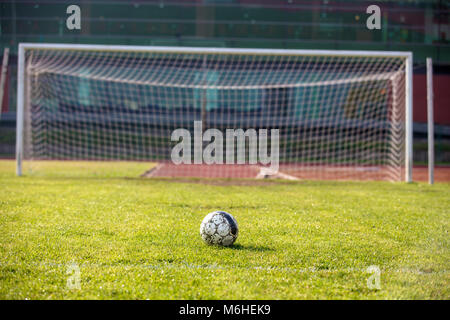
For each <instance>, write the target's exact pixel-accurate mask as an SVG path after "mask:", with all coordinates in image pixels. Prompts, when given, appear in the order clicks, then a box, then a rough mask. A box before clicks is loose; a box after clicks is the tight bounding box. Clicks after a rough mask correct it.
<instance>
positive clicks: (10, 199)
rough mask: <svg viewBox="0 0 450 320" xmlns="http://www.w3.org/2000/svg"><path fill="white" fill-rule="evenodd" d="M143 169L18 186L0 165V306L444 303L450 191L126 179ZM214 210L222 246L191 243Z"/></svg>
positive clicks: (61, 176) (93, 170) (112, 167)
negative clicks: (230, 228) (223, 229)
mask: <svg viewBox="0 0 450 320" xmlns="http://www.w3.org/2000/svg"><path fill="white" fill-rule="evenodd" d="M149 168H150V165H149V164H146V163H135V164H130V163H101V164H96V163H92V164H86V163H75V164H74V163H70V162H61V163H52V162H49V163H45V164H42V167H41V168H40V170H37V171H36V172H35V173H34V174H33V175H32V176H24V177H21V178H18V177H16V176H15V174H14V162H12V161H0V188H1V193H0V270H1V271H0V298H2V299H72V298H75V299H78V298H82V299H111V298H112V299H317V298H334V299H353V298H354V299H385V298H386V299H399V298H405V299H429V298H431V299H450V272H449V271H450V270H449V267H450V247H449V234H448V231H449V221H450V184H436V185H434V186H428V185H426V184H424V183H418V184H417V183H413V184H404V183H383V182H329V181H328V182H308V181H302V182H274V181H268V182H259V183H258V184H253V185H252V184H249V183H247V181H237V182H236V183H235V182H231V181H227V180H223V181H215V183H214V185H210V184H209V185H205V184H203V183H199V181H197V180H192V181H190V182H189V181H183V182H180V181H178V182H177V181H174V180H164V179H157V180H156V179H143V178H139V175H140V174H141V173H143V172H144V171H146V170H147V169H149ZM110 172H114V174H112V175H111V174H109V173H110ZM123 176H126V177H127V178H122V177H123ZM221 184H223V185H221ZM217 209H220V210H225V211H228V212H230V213H232V214H233V215H234V216H235V218H236V219H237V221H238V223H239V228H240V233H239V238H238V240H237V242H236V244H235V246H234V247H231V248H217V247H209V246H207V245H205V244H203V242H202V241H201V238H200V236H199V226H200V222H201V221H202V219H203V217H204V216H205V215H206V214H207V213H209V212H211V211H214V210H217ZM72 263H75V264H76V265H77V266H78V267H79V271H80V273H79V275H80V289H73V288H72V289H70V288H68V287H67V285H66V283H67V280H68V278H70V277H73V276H74V275H73V274H71V273H70V272H69V273H68V266H70V265H71V264H72ZM371 265H376V266H378V267H379V268H380V270H381V274H380V289H370V288H369V287H368V286H367V280H368V278H369V277H370V276H371V273H368V272H367V268H368V267H369V266H371ZM372 276H373V275H372Z"/></svg>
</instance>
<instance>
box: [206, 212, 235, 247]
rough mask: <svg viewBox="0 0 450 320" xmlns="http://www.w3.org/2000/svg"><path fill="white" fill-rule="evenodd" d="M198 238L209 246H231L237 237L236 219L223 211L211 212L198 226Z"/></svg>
mask: <svg viewBox="0 0 450 320" xmlns="http://www.w3.org/2000/svg"><path fill="white" fill-rule="evenodd" d="M200 236H201V237H202V239H203V241H205V242H206V243H207V244H210V245H213V244H215V245H219V246H225V247H228V246H231V245H232V244H233V243H234V241H236V238H237V236H238V225H237V222H236V219H234V218H233V216H232V215H231V214H229V213H228V212H225V211H214V212H211V213H209V214H208V215H207V216H206V217H205V218H204V219H203V221H202V224H201V225H200Z"/></svg>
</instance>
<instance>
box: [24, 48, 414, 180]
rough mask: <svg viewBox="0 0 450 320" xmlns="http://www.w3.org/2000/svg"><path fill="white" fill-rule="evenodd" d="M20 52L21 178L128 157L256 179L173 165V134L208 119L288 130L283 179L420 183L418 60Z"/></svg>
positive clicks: (380, 54) (370, 55)
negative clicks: (415, 94) (46, 165)
mask: <svg viewBox="0 0 450 320" xmlns="http://www.w3.org/2000/svg"><path fill="white" fill-rule="evenodd" d="M18 54H19V56H18V88H17V142H16V159H17V175H22V174H23V173H24V172H27V170H26V168H24V162H26V163H27V164H30V165H31V166H33V164H36V165H35V167H34V171H38V170H39V166H38V163H39V162H40V161H46V160H83V161H84V160H88V161H115V160H124V161H153V162H160V163H161V166H160V167H159V169H158V172H161V173H164V172H165V174H166V175H167V176H176V175H177V174H179V173H181V172H182V174H183V175H186V176H189V175H192V176H195V175H196V174H197V173H201V172H203V173H202V174H204V173H205V172H210V177H221V176H226V177H228V175H231V177H247V175H249V174H250V173H249V172H250V171H245V170H237V169H236V168H233V169H231V168H230V167H227V166H224V165H220V164H214V165H211V166H210V167H208V169H206V168H207V167H206V165H205V164H201V165H199V166H197V167H196V166H193V165H186V166H183V165H181V167H176V166H175V165H174V164H173V163H171V158H170V155H171V150H172V148H173V146H174V144H175V143H176V142H173V141H171V132H173V130H175V129H177V128H186V129H188V130H192V128H193V123H194V121H202V123H203V127H204V130H207V129H218V130H226V129H243V130H247V129H250V128H252V129H256V130H258V129H279V130H280V141H279V163H280V171H279V172H278V173H277V174H278V175H279V176H280V177H283V176H284V177H293V178H294V179H295V178H304V179H337V180H340V179H352V180H390V181H402V180H403V181H407V182H411V181H412V53H411V52H384V51H333V50H278V49H277V50H275V49H274V50H271V49H232V48H227V49H224V48H189V47H154V46H150V47H145V46H108V45H80V44H34V43H21V44H20V45H19V51H18ZM245 148H246V149H245V151H246V152H247V151H248V150H247V147H245ZM237 152H238V150H237ZM192 154H193V153H192ZM247 160H248V159H247ZM247 165H248V166H247V167H248V168H250V167H251V166H252V164H249V163H248V164H247ZM164 166H165V168H166V169H164ZM243 168H246V166H245V165H244V166H243ZM246 170H247V169H246ZM249 170H251V169H249ZM231 172H233V173H231ZM261 172H262V173H261ZM264 172H265V173H264ZM268 173H269V174H268ZM262 175H264V176H265V175H270V170H269V171H268V169H267V168H264V166H262V170H260V172H259V173H258V174H257V176H262ZM163 176H164V175H163Z"/></svg>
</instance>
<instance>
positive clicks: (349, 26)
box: [0, 0, 450, 164]
mask: <svg viewBox="0 0 450 320" xmlns="http://www.w3.org/2000/svg"><path fill="white" fill-rule="evenodd" d="M71 4H77V5H79V6H80V8H81V30H68V29H67V28H66V19H67V17H68V16H69V15H68V14H67V13H66V9H67V7H68V6H69V5H71ZM372 4H376V5H378V6H379V7H380V8H381V16H382V21H381V30H368V29H367V28H366V20H367V18H368V17H369V16H370V15H369V14H366V8H367V7H368V6H369V5H372ZM449 17H450V1H444V0H434V1H433V0H428V1H425V0H414V1H413V0H410V1H407V0H405V1H366V0H359V1H345V0H333V1H331V0H320V1H319V0H310V1H303V0H155V1H125V0H91V1H64V0H47V1H8V0H2V1H0V20H1V21H0V39H1V40H0V48H1V53H0V55H3V49H4V48H5V47H9V48H10V55H9V65H8V69H7V73H6V81H5V92H4V96H3V102H2V108H1V112H0V157H1V158H13V157H14V148H15V120H16V85H17V84H16V73H17V45H18V43H20V42H48V43H91V44H123V45H161V46H202V47H234V48H240V47H242V48H277V49H333V50H394V51H412V52H413V54H414V97H413V103H414V117H413V118H414V160H415V163H416V164H425V163H426V160H427V142H426V133H427V128H426V121H427V118H426V83H425V77H426V75H425V59H426V57H432V58H433V63H434V79H433V81H434V92H435V100H434V104H435V110H434V115H435V133H436V136H435V142H436V146H435V148H436V162H437V164H450V27H449Z"/></svg>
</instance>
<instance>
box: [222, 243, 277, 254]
mask: <svg viewBox="0 0 450 320" xmlns="http://www.w3.org/2000/svg"><path fill="white" fill-rule="evenodd" d="M227 248H229V249H232V250H243V251H256V252H263V251H275V250H274V249H272V248H269V247H265V246H255V245H247V246H245V245H242V244H235V245H232V246H231V247H227Z"/></svg>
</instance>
